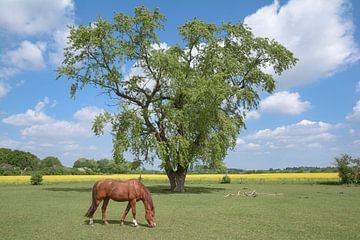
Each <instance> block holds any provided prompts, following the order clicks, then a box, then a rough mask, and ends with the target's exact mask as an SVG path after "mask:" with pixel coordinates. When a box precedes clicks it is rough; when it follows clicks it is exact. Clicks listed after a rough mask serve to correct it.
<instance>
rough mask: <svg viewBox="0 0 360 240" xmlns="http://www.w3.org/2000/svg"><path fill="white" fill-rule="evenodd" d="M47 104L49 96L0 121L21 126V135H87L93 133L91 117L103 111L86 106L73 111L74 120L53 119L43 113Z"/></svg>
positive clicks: (34, 136) (64, 137)
mask: <svg viewBox="0 0 360 240" xmlns="http://www.w3.org/2000/svg"><path fill="white" fill-rule="evenodd" d="M54 102H55V101H54ZM49 104H51V102H50V100H49V98H48V97H45V98H44V99H43V100H42V101H39V102H38V103H37V104H36V106H35V107H34V109H28V110H26V112H25V113H19V114H14V115H12V116H9V117H6V118H4V119H3V120H2V121H3V122H4V123H6V124H10V125H14V126H21V127H23V128H22V129H21V131H20V133H21V135H22V136H23V137H29V138H36V139H53V140H54V139H56V140H58V139H66V138H69V137H72V138H77V137H89V136H92V135H93V133H92V131H91V123H92V120H93V118H94V117H95V116H96V115H97V114H99V113H101V112H103V111H104V110H103V109H100V108H97V107H94V106H87V107H84V108H81V109H80V110H78V111H77V112H75V113H74V116H73V117H74V119H75V121H65V120H58V119H54V118H52V117H50V116H48V115H47V114H46V113H45V108H46V106H47V105H49Z"/></svg>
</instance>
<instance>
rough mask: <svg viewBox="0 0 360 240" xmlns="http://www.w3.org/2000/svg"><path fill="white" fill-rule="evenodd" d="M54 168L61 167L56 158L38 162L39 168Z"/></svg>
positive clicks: (50, 157)
mask: <svg viewBox="0 0 360 240" xmlns="http://www.w3.org/2000/svg"><path fill="white" fill-rule="evenodd" d="M54 166H60V167H63V165H62V164H61V162H60V160H59V159H58V158H57V157H53V156H48V157H46V158H44V159H43V160H41V162H40V168H49V167H54Z"/></svg>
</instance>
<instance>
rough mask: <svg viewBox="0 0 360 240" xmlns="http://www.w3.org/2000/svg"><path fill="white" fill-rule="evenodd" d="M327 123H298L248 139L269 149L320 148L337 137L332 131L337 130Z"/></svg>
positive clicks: (306, 121)
mask: <svg viewBox="0 0 360 240" xmlns="http://www.w3.org/2000/svg"><path fill="white" fill-rule="evenodd" d="M337 127H338V126H337V125H332V124H329V123H325V122H314V121H309V120H302V121H300V122H298V123H295V124H291V125H286V126H281V127H277V128H275V129H263V130H259V131H257V132H256V133H254V134H251V135H249V136H247V137H246V138H247V139H250V140H252V141H258V142H257V144H262V145H264V146H266V147H268V148H271V149H274V148H302V147H310V148H314V147H320V146H321V144H322V143H324V142H329V141H334V140H335V139H336V137H335V135H333V134H332V133H331V130H333V129H335V128H337Z"/></svg>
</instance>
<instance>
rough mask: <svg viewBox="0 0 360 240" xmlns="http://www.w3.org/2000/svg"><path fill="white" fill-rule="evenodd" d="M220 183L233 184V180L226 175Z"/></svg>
mask: <svg viewBox="0 0 360 240" xmlns="http://www.w3.org/2000/svg"><path fill="white" fill-rule="evenodd" d="M220 183H231V178H230V177H229V176H228V175H225V176H223V178H222V180H221V182H220Z"/></svg>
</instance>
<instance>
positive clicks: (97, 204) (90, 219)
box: [88, 199, 101, 225]
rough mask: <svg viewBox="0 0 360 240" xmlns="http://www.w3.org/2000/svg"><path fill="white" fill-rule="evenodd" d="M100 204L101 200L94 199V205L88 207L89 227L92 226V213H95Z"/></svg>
mask: <svg viewBox="0 0 360 240" xmlns="http://www.w3.org/2000/svg"><path fill="white" fill-rule="evenodd" d="M100 202H101V200H98V199H96V202H95V205H93V206H90V209H89V214H88V217H89V224H90V225H93V224H94V220H93V216H94V213H95V211H96V209H97V207H98V206H99V204H100Z"/></svg>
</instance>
